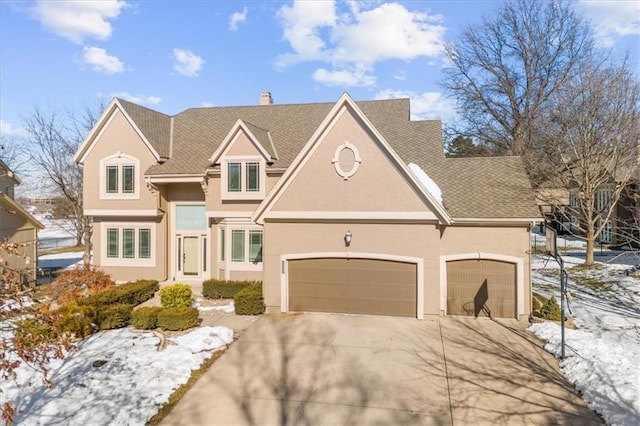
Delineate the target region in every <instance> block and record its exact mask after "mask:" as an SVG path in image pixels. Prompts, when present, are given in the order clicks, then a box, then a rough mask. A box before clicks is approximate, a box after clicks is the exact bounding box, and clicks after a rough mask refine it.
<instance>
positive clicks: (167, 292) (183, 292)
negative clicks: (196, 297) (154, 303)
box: [160, 284, 193, 308]
mask: <svg viewBox="0 0 640 426" xmlns="http://www.w3.org/2000/svg"><path fill="white" fill-rule="evenodd" d="M191 302H193V292H192V291H191V286H190V285H188V284H173V285H170V286H168V287H165V288H163V289H162V290H160V304H161V305H162V307H163V308H178V307H180V306H185V307H189V306H191Z"/></svg>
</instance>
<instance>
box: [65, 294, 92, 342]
mask: <svg viewBox="0 0 640 426" xmlns="http://www.w3.org/2000/svg"><path fill="white" fill-rule="evenodd" d="M55 314H56V315H57V318H56V320H55V325H56V327H57V328H58V329H59V330H60V331H61V332H63V333H64V332H69V333H73V334H74V335H75V337H78V338H85V337H87V336H90V335H91V334H93V332H94V331H95V328H94V325H93V322H94V321H95V318H96V309H95V307H94V306H91V305H88V306H78V304H77V303H74V302H69V303H66V304H64V305H62V306H61V307H60V309H58V310H57V311H56V313H55Z"/></svg>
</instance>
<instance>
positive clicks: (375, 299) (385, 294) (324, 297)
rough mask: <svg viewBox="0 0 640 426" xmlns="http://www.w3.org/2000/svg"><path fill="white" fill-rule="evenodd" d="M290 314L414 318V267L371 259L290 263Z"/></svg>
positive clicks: (297, 261) (415, 289)
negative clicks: (338, 313) (352, 314)
mask: <svg viewBox="0 0 640 426" xmlns="http://www.w3.org/2000/svg"><path fill="white" fill-rule="evenodd" d="M288 271H289V310H292V311H310V312H340V313H354V314H373V315H394V316H411V317H415V316H416V310H417V304H416V291H417V287H416V285H417V267H416V265H415V264H410V263H402V262H391V261H384V260H373V259H300V260H291V261H289V267H288Z"/></svg>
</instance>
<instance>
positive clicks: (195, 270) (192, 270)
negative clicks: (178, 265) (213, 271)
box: [182, 237, 200, 275]
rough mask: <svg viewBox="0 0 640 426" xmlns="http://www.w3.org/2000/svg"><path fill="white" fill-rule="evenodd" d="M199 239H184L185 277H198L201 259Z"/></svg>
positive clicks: (183, 260) (183, 267)
mask: <svg viewBox="0 0 640 426" xmlns="http://www.w3.org/2000/svg"><path fill="white" fill-rule="evenodd" d="M198 240H199V238H198V237H184V238H183V243H184V250H183V253H182V271H183V273H184V275H198V274H199V272H200V268H199V267H198V260H199V259H200V253H199V250H198V249H199V247H200V244H199V243H198Z"/></svg>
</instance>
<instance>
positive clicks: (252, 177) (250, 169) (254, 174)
mask: <svg viewBox="0 0 640 426" xmlns="http://www.w3.org/2000/svg"><path fill="white" fill-rule="evenodd" d="M259 173H260V164H259V163H247V191H254V192H255V191H260V174H259Z"/></svg>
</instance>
